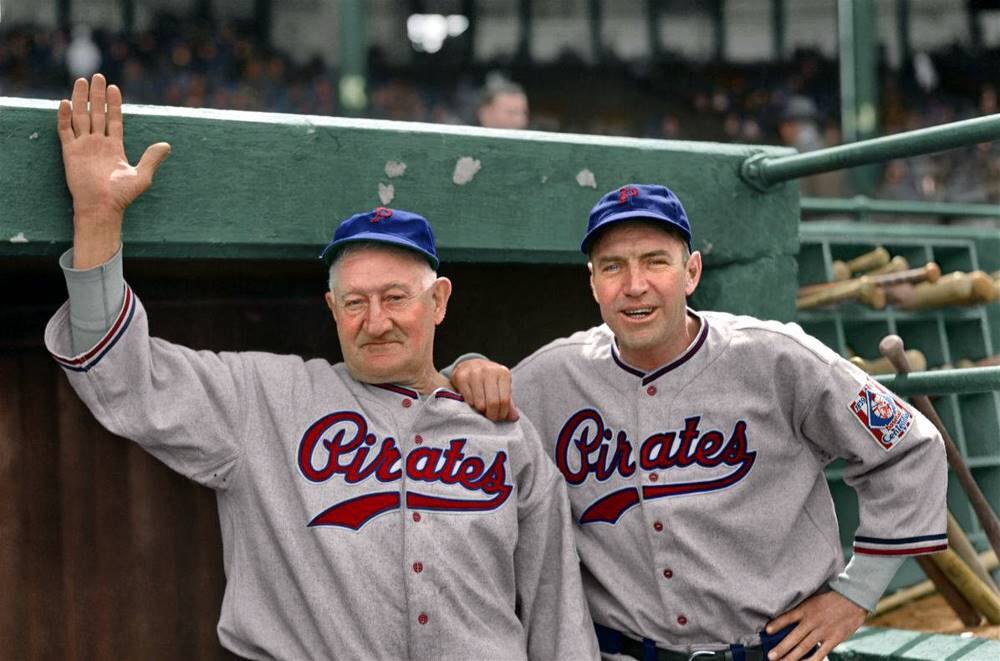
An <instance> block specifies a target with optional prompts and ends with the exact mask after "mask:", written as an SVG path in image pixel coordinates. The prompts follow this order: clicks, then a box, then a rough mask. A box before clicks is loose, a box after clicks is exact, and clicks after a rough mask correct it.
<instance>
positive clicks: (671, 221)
mask: <svg viewBox="0 0 1000 661" xmlns="http://www.w3.org/2000/svg"><path fill="white" fill-rule="evenodd" d="M640 218H645V219H649V220H659V221H662V222H664V223H666V224H668V225H670V226H671V227H672V228H673V229H675V230H677V231H678V232H680V233H681V235H682V236H683V237H684V239H685V241H687V247H688V251H691V224H690V223H689V222H688V217H687V214H686V213H685V212H684V207H683V206H682V205H681V201H680V200H679V199H677V196H676V195H674V193H673V191H671V190H670V189H669V188H667V187H665V186H657V185H652V184H626V185H624V186H622V187H621V188H619V189H617V190H613V191H611V192H610V193H608V194H607V195H605V196H604V197H602V198H601V199H600V200H599V201H598V202H597V204H595V205H594V208H593V209H591V210H590V218H589V219H588V221H587V235H586V236H584V237H583V243H581V244H580V250H581V251H583V254H584V255H587V254H590V244H591V243H593V242H594V239H595V238H597V235H598V234H599V233H600V232H601V231H603V230H604V229H605V228H606V227H608V226H609V225H611V224H613V223H617V222H620V221H623V220H638V219H640Z"/></svg>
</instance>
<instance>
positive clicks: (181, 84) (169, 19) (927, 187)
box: [0, 15, 1000, 203]
mask: <svg viewBox="0 0 1000 661" xmlns="http://www.w3.org/2000/svg"><path fill="white" fill-rule="evenodd" d="M154 24H155V28H154V29H152V30H148V31H143V32H137V33H134V34H118V33H112V32H108V31H105V30H94V31H93V32H91V31H90V30H89V29H87V28H82V27H78V28H75V29H73V30H72V31H71V32H70V33H67V32H65V31H63V30H60V29H41V28H35V27H32V26H3V27H2V28H0V96H24V97H36V98H59V97H61V96H63V95H65V93H66V92H65V90H66V89H68V86H69V85H70V83H71V81H72V79H73V78H75V77H77V76H79V75H86V74H87V73H88V71H93V70H96V69H100V70H101V71H103V72H104V73H106V74H107V76H108V78H109V79H110V80H112V81H115V82H117V83H118V84H119V85H120V86H121V87H122V89H123V90H125V94H126V101H127V102H132V103H149V104H160V105H171V106H188V107H206V108H225V109H236V110H263V111H270V112H283V113H297V114H317V115H337V114H340V109H339V108H338V96H337V73H336V71H335V70H333V69H332V68H331V67H329V66H328V65H327V64H326V63H324V62H323V61H322V60H320V59H319V58H314V59H312V60H311V61H308V62H305V63H296V62H293V61H292V60H291V59H290V58H289V57H287V55H286V54H284V53H281V52H278V51H276V50H275V49H273V48H270V47H267V46H265V45H263V44H261V43H259V42H258V41H257V40H256V39H255V38H254V37H253V35H254V31H253V29H252V26H250V25H241V24H239V23H229V24H221V25H212V26H210V25H209V24H208V23H206V22H204V21H199V20H193V19H190V20H189V19H181V18H178V17H176V16H170V15H164V16H161V17H160V18H159V19H158V20H157V21H155V23H154ZM666 58H667V59H665V60H664V61H661V62H650V63H645V64H643V65H641V66H640V65H636V64H634V63H633V64H628V63H622V62H610V63H609V62H605V63H603V64H602V65H600V66H596V67H595V66H588V65H585V64H583V63H581V62H579V61H575V60H572V61H559V62H555V63H552V64H546V65H541V66H531V65H529V64H526V63H515V62H508V63H504V64H505V65H506V66H505V67H504V68H505V69H506V70H507V72H508V73H509V74H512V75H513V78H514V79H516V80H517V81H518V82H520V83H521V84H522V85H523V87H524V89H525V90H526V91H527V98H528V100H530V123H529V128H535V129H540V130H561V131H573V132H581V133H602V134H610V135H631V136H639V137H653V138H668V139H688V140H715V141H723V142H742V143H766V144H786V145H789V146H794V147H796V148H797V149H799V150H800V151H810V150H813V149H817V148H821V147H824V146H830V145H835V144H838V143H839V142H840V140H841V136H840V133H839V111H840V109H839V90H838V88H837V85H836V83H835V82H832V81H836V80H837V79H838V72H837V63H836V62H835V61H831V60H829V59H827V58H824V57H822V56H820V55H819V54H817V53H813V52H806V51H802V52H797V53H795V54H794V55H793V56H792V57H790V58H788V60H787V61H785V62H779V63H775V62H772V63H764V64H758V65H736V64H731V63H728V64H727V63H710V64H697V63H693V62H688V61H684V60H681V59H679V58H671V57H670V56H669V54H668V55H667V56H666ZM489 70H490V67H489V66H486V65H481V66H480V65H477V66H475V67H466V68H464V69H455V70H449V71H442V70H441V67H439V66H434V65H433V64H430V65H428V63H427V62H424V63H423V65H421V63H420V62H418V63H417V64H415V65H413V66H410V67H408V68H406V69H405V70H399V69H396V70H393V69H391V68H390V67H387V66H384V65H383V64H381V58H380V57H379V56H378V52H377V51H373V53H372V57H371V58H370V64H369V73H370V79H369V90H368V108H367V111H366V115H367V116H369V117H374V118H384V119H392V120H406V121H427V122H438V123H453V124H458V123H476V122H477V121H481V118H482V117H484V116H485V115H484V113H483V112H482V111H481V109H480V112H479V113H477V109H479V105H480V100H481V99H482V97H483V96H484V95H483V94H481V91H480V90H481V85H482V83H483V80H484V79H485V78H486V77H487V72H488V71H489ZM996 72H1000V53H988V54H985V55H984V54H977V55H975V56H973V55H972V54H970V53H967V52H964V51H962V50H961V49H951V50H949V51H947V52H944V53H937V54H933V55H930V56H929V55H919V56H918V57H917V58H914V62H912V63H909V64H907V66H905V67H903V68H902V69H900V70H899V71H891V70H889V69H887V68H884V67H883V68H882V70H881V71H880V76H879V79H880V82H879V84H880V97H879V99H878V103H879V111H880V112H879V127H880V129H879V130H880V132H881V133H894V132H898V131H902V130H909V129H914V128H920V127H924V126H930V125H935V124H940V123H943V122H947V121H953V120H956V119H962V118H965V117H971V116H976V115H981V114H989V113H994V112H996V111H997V106H998V103H997V90H996V88H995V87H994V86H993V84H992V80H991V75H992V74H995V73H996ZM504 84H506V83H500V85H501V86H503V85H504ZM495 85H496V83H495V82H494V86H495ZM515 87H516V86H515ZM595 89H601V90H602V93H601V94H600V96H599V97H595V95H594V93H593V90H595ZM488 90H489V85H488V86H487V92H488ZM485 96H486V97H490V94H489V93H487V94H486V95H485ZM490 98H492V97H490ZM517 112H519V113H520V112H523V113H524V115H525V116H527V113H528V108H527V107H524V108H520V109H518V111H517ZM519 121H520V120H519ZM846 175H847V173H837V174H834V175H830V176H825V177H818V178H813V179H810V180H805V181H803V183H802V185H803V193H804V194H806V195H814V196H826V197H843V196H848V195H853V194H854V193H855V192H862V191H857V190H856V187H855V185H853V183H852V179H851V177H849V176H846ZM874 192H875V195H876V196H877V197H881V198H886V199H906V200H935V201H956V202H986V203H1000V150H997V149H995V148H994V147H993V146H992V145H990V144H986V145H980V146H978V147H973V148H969V149H966V150H956V151H953V152H948V153H946V154H944V155H939V156H933V157H923V158H916V159H909V160H906V161H894V162H891V163H888V164H886V165H885V166H884V167H882V168H881V175H880V179H879V184H878V187H877V190H875V191H874Z"/></svg>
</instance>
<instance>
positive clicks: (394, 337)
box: [358, 332, 406, 346]
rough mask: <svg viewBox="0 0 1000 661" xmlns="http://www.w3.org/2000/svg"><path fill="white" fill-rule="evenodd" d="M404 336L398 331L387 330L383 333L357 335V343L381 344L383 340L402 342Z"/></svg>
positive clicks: (362, 344)
mask: <svg viewBox="0 0 1000 661" xmlns="http://www.w3.org/2000/svg"><path fill="white" fill-rule="evenodd" d="M404 339H406V338H404V337H403V336H402V335H401V334H400V333H396V332H388V333H386V334H385V335H377V336H372V335H364V334H362V335H359V336H358V344H360V345H361V346H364V345H366V344H382V343H385V342H402V341H403V340H404Z"/></svg>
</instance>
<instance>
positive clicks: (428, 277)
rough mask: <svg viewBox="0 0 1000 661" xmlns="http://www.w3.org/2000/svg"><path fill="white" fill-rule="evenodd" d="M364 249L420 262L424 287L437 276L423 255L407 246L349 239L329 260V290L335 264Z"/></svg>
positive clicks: (332, 282)
mask: <svg viewBox="0 0 1000 661" xmlns="http://www.w3.org/2000/svg"><path fill="white" fill-rule="evenodd" d="M365 250H382V251H384V252H391V253H394V254H396V255H401V256H405V257H410V258H412V259H413V260H415V261H418V262H420V264H422V265H423V266H424V268H425V270H426V272H425V273H424V277H423V281H424V286H425V287H430V286H431V283H433V282H434V280H435V279H436V278H437V272H436V271H435V270H434V269H433V268H431V265H430V262H428V261H427V260H426V259H424V258H423V256H422V255H421V254H420V253H418V252H416V251H414V250H410V249H409V248H403V247H397V246H394V245H392V244H391V243H385V242H384V241H351V242H350V243H348V244H347V245H345V246H344V247H343V248H341V249H340V250H338V251H337V254H336V256H334V258H333V261H332V262H330V271H329V274H328V280H327V285H328V286H329V288H330V291H331V292H332V291H333V285H334V283H335V280H336V277H335V275H334V274H335V273H336V269H337V264H339V263H340V261H341V260H342V259H344V258H345V257H347V256H348V255H353V254H354V253H359V252H363V251H365Z"/></svg>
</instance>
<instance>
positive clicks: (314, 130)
mask: <svg viewBox="0 0 1000 661" xmlns="http://www.w3.org/2000/svg"><path fill="white" fill-rule="evenodd" d="M315 132H316V127H315V126H310V127H309V128H307V129H306V135H312V134H313V133H315Z"/></svg>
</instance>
